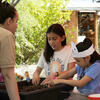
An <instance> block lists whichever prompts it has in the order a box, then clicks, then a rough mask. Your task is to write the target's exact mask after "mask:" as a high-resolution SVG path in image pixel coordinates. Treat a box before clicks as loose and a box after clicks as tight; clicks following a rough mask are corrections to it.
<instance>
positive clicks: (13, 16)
mask: <svg viewBox="0 0 100 100" xmlns="http://www.w3.org/2000/svg"><path fill="white" fill-rule="evenodd" d="M17 20H18V14H17V11H16V9H15V8H14V7H13V6H12V5H10V4H9V3H8V2H6V1H4V2H2V1H0V27H3V28H5V29H7V30H9V31H11V32H12V33H13V34H14V33H15V32H16V28H17Z"/></svg>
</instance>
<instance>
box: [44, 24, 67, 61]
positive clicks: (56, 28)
mask: <svg viewBox="0 0 100 100" xmlns="http://www.w3.org/2000/svg"><path fill="white" fill-rule="evenodd" d="M51 32H53V33H55V34H57V35H59V36H60V37H62V36H65V31H64V28H63V27H62V26H61V25H60V24H52V25H51V26H50V27H49V28H48V30H47V32H46V44H45V49H44V57H45V60H46V62H47V63H48V62H50V58H51V57H53V54H54V50H53V49H52V48H51V46H50V45H49V43H48V37H47V34H49V33H51ZM61 44H62V46H65V45H66V38H65V40H64V41H62V43H61Z"/></svg>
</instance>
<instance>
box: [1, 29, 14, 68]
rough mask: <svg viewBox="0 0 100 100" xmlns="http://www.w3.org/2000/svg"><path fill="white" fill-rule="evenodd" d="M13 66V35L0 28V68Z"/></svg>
mask: <svg viewBox="0 0 100 100" xmlns="http://www.w3.org/2000/svg"><path fill="white" fill-rule="evenodd" d="M14 64H15V43H14V36H13V33H11V32H10V31H8V30H6V29H4V28H1V27H0V68H8V67H12V66H14Z"/></svg>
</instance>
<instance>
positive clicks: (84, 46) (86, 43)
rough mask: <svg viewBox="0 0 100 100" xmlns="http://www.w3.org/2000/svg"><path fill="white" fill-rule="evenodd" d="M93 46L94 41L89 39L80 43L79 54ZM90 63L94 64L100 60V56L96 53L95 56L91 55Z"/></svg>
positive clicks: (78, 45)
mask: <svg viewBox="0 0 100 100" xmlns="http://www.w3.org/2000/svg"><path fill="white" fill-rule="evenodd" d="M91 45H92V41H91V40H90V39H89V38H85V39H84V41H83V42H80V43H78V44H77V45H76V47H77V49H78V52H82V51H84V50H87V49H88V48H89V47H90V46H91ZM90 57H91V58H90V63H91V64H93V63H94V62H95V61H96V60H100V55H99V54H98V53H97V52H96V51H94V52H93V54H91V55H90Z"/></svg>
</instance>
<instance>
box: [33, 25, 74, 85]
mask: <svg viewBox="0 0 100 100" xmlns="http://www.w3.org/2000/svg"><path fill="white" fill-rule="evenodd" d="M74 66H75V60H74V59H73V58H72V50H71V48H70V47H69V46H66V36H65V31H64V28H63V27H62V26H61V25H60V24H52V25H51V26H50V27H49V28H48V30H47V33H46V45H45V49H44V51H43V53H42V54H41V57H40V59H39V61H38V64H37V69H36V71H35V72H34V75H33V80H32V82H33V84H35V85H38V84H39V81H40V76H39V75H40V73H41V71H42V69H44V70H45V74H46V76H47V78H46V80H45V81H48V80H49V79H50V78H51V77H53V76H58V75H59V74H61V73H62V72H64V71H68V70H70V69H71V68H72V67H74Z"/></svg>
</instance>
